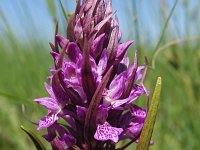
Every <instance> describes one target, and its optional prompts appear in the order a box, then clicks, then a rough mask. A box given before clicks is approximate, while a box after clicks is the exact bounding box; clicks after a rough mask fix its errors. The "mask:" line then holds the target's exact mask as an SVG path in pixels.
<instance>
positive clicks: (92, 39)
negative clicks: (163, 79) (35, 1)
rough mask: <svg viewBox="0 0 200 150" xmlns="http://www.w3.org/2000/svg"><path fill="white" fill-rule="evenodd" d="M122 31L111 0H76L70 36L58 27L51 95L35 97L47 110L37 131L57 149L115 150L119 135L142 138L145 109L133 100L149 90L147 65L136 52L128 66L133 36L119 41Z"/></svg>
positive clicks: (54, 47)
mask: <svg viewBox="0 0 200 150" xmlns="http://www.w3.org/2000/svg"><path fill="white" fill-rule="evenodd" d="M121 36H122V35H121V32H120V31H119V23H118V19H117V16H113V13H112V2H111V0H82V1H80V0H77V6H76V11H75V13H74V14H73V15H72V17H71V19H70V21H69V23H68V26H67V38H65V37H62V36H61V35H59V34H57V29H56V35H55V44H52V43H50V46H51V48H52V52H51V55H52V57H53V59H54V67H52V68H51V70H50V72H51V73H52V75H51V76H49V77H48V79H49V80H50V83H49V84H47V83H45V87H46V90H47V91H48V93H49V95H50V97H44V98H38V99H35V100H34V101H35V102H37V103H39V104H40V105H42V106H44V107H45V108H46V109H47V110H48V114H47V115H46V116H45V117H43V118H42V119H40V120H39V124H38V126H39V127H38V130H41V129H47V131H48V133H47V134H46V135H44V136H43V137H44V138H45V139H46V140H47V141H48V142H49V143H50V144H51V145H52V148H53V149H73V148H74V149H83V150H84V149H85V150H87V149H89V150H92V149H101V150H104V149H106V150H107V149H111V150H113V149H115V146H116V144H117V143H118V142H119V141H121V140H124V139H131V140H133V141H135V142H137V141H138V140H139V136H140V132H141V130H142V127H143V124H144V121H145V118H146V114H147V110H145V109H142V108H140V107H139V106H137V105H135V104H133V102H134V101H135V100H137V99H138V98H139V97H140V96H142V95H145V96H148V95H149V92H148V91H147V90H146V88H145V86H144V85H143V80H144V77H145V73H143V71H144V69H145V67H144V66H138V58H137V57H138V56H137V52H136V53H135V59H134V62H133V64H132V65H130V66H129V58H128V57H127V55H126V54H127V50H128V48H129V47H130V45H131V44H132V43H133V41H127V42H124V43H122V44H120V43H119V41H120V39H121ZM59 49H61V50H59ZM65 56H67V57H65ZM61 120H62V121H61Z"/></svg>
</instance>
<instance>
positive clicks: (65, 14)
mask: <svg viewBox="0 0 200 150" xmlns="http://www.w3.org/2000/svg"><path fill="white" fill-rule="evenodd" d="M59 4H60V7H61V9H62V12H63V15H64V17H65V20H66V22H67V23H68V21H69V19H68V17H67V13H66V11H65V8H64V6H63V4H62V2H61V0H59Z"/></svg>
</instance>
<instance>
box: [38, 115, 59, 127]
mask: <svg viewBox="0 0 200 150" xmlns="http://www.w3.org/2000/svg"><path fill="white" fill-rule="evenodd" d="M58 119H59V117H58V116H57V114H54V113H49V114H48V115H46V116H45V117H44V118H42V119H40V120H39V127H38V129H37V130H41V129H46V128H48V127H50V126H51V125H52V124H53V123H54V122H56V121H57V120H58Z"/></svg>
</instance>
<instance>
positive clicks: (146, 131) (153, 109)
mask: <svg viewBox="0 0 200 150" xmlns="http://www.w3.org/2000/svg"><path fill="white" fill-rule="evenodd" d="M160 92H161V77H158V79H157V83H156V87H155V90H154V93H153V98H152V100H151V104H150V108H149V112H148V114H147V118H146V120H145V123H144V127H143V129H142V133H141V135H140V140H139V143H138V145H137V147H136V150H147V149H148V147H149V143H150V140H151V136H152V133H153V128H154V124H155V120H156V115H157V111H158V105H159V101H160Z"/></svg>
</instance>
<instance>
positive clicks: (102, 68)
mask: <svg viewBox="0 0 200 150" xmlns="http://www.w3.org/2000/svg"><path fill="white" fill-rule="evenodd" d="M107 61H108V58H107V55H106V49H104V50H103V52H102V54H101V58H100V60H99V63H98V66H97V70H98V74H99V75H102V74H103V73H104V71H105V70H106V66H107Z"/></svg>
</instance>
